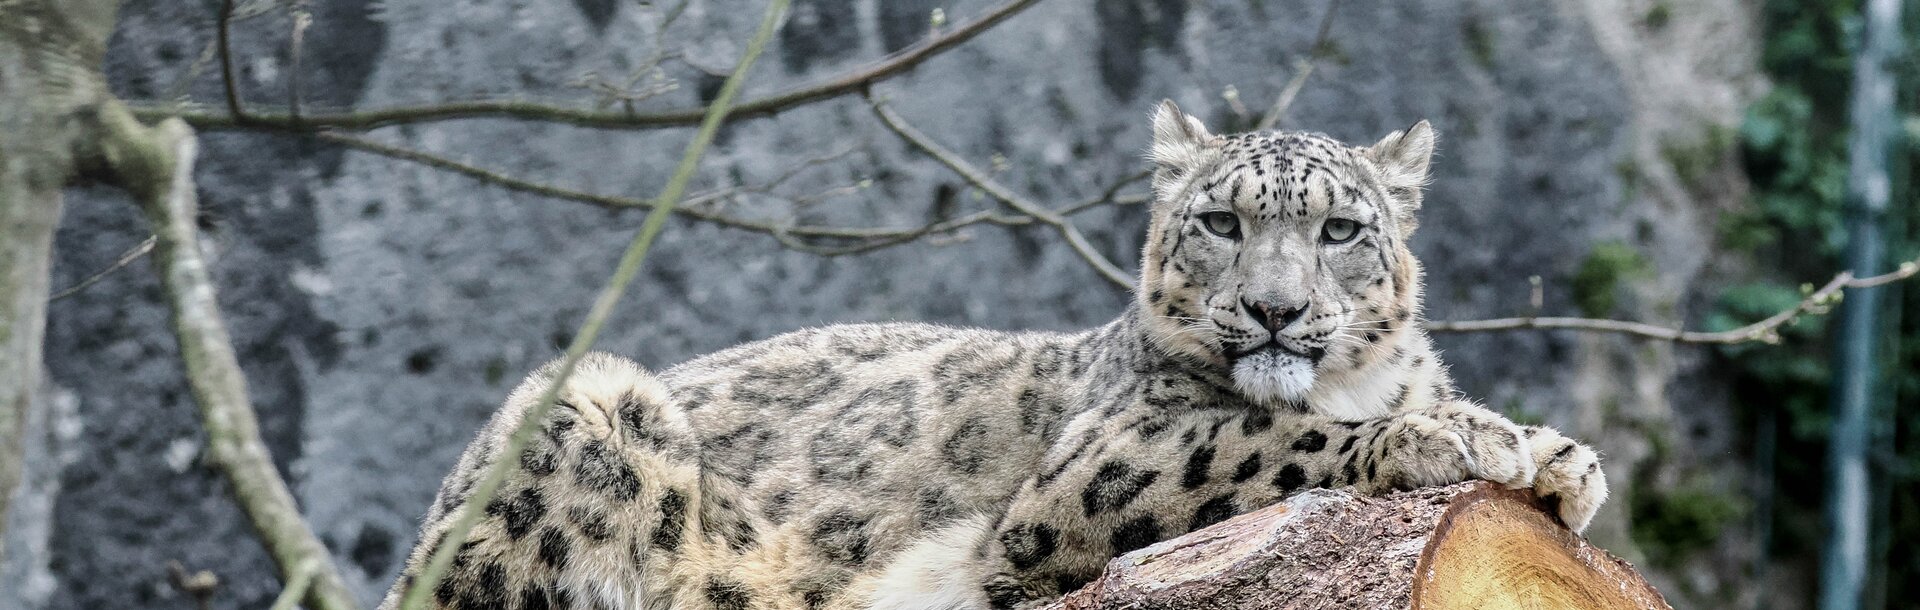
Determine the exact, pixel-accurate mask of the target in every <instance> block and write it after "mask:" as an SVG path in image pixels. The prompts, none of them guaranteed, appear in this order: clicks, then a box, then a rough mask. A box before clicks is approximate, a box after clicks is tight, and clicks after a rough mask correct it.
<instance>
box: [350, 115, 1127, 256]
mask: <svg viewBox="0 0 1920 610" xmlns="http://www.w3.org/2000/svg"><path fill="white" fill-rule="evenodd" d="M313 137H315V138H318V139H321V140H324V141H327V142H332V143H334V144H339V145H341V146H346V147H348V148H353V149H355V150H360V151H364V152H369V153H373V154H377V155H381V156H384V157H388V158H392V159H399V160H402V161H409V162H413V163H419V164H422V165H426V166H428V167H432V168H436V169H442V170H446V171H450V172H454V173H457V174H460V175H463V176H467V177H470V178H473V179H475V180H479V181H481V182H483V183H487V184H491V185H494V186H498V187H501V188H505V189H509V190H514V191H519V192H523V193H530V194H534V195H539V196H542V197H550V198H554V199H560V200H564V201H576V202H580V203H587V204H592V205H595V206H599V207H603V208H608V209H632V208H645V209H652V208H653V207H654V202H653V201H652V200H648V199H637V198H632V197H619V196H614V195H601V194H596V193H588V192H584V191H578V190H573V189H568V188H563V187H559V186H555V185H552V184H547V183H542V182H536V181H533V180H528V179H525V178H518V177H514V176H509V175H506V174H504V173H501V172H498V171H494V170H490V169H486V168H482V167H478V166H475V165H472V164H468V163H463V162H460V161H455V160H453V159H449V158H447V157H443V156H440V155H435V154H432V153H427V152H422V151H417V150H412V149H408V148H403V147H400V146H395V145H392V144H386V143H382V142H376V141H373V140H370V139H366V138H362V137H359V136H353V135H347V134H342V133H334V132H320V133H317V134H313ZM834 156H838V155H837V154H836V155H834ZM821 160H822V159H819V158H816V159H809V160H808V161H806V162H803V163H802V164H801V165H800V166H796V167H795V168H794V169H793V170H790V171H788V172H787V173H784V174H782V175H781V176H780V177H777V178H775V179H774V180H773V181H772V182H768V183H766V184H762V185H758V186H742V187H734V188H722V189H715V190H712V191H707V192H704V193H696V194H694V195H691V196H689V197H688V198H687V200H686V202H684V203H683V204H682V205H680V206H677V207H675V208H674V213H675V214H680V215H682V216H685V217H687V218H690V219H693V220H698V221H702V222H709V223H713V224H715V225H719V226H723V227H729V228H734V229H740V230H744V231H750V232H754V233H761V234H765V235H770V236H773V237H774V238H775V239H776V240H779V241H780V243H781V245H783V246H786V247H788V248H790V249H793V250H799V251H802V252H806V253H809V254H814V255H818V256H827V257H833V256H845V255H850V254H860V253H865V252H872V251H874V250H879V249H882V248H887V247H891V246H896V245H900V244H904V243H908V242H911V241H913V240H915V239H919V238H921V237H925V236H928V235H939V234H944V233H951V232H953V231H956V230H959V229H962V228H965V227H969V226H973V225H978V224H994V225H1001V226H1025V225H1029V224H1033V222H1034V219H1033V218H1032V217H1029V216H1025V215H1004V214H1000V213H999V212H997V211H994V210H984V211H979V212H974V213H970V214H967V215H964V216H959V217H955V218H951V219H942V220H936V221H933V222H929V223H926V224H924V225H921V226H916V227H872V228H866V227H831V226H817V225H786V224H780V223H776V222H760V221H754V220H748V219H745V218H740V217H737V216H730V215H727V214H723V213H720V212H718V211H713V210H709V209H704V208H703V207H702V206H705V205H707V204H710V203H715V202H719V201H722V200H726V199H730V198H733V197H737V196H739V195H741V194H743V193H754V192H767V191H771V190H772V189H773V187H776V186H778V185H779V184H780V183H782V182H785V181H786V180H788V179H790V178H791V177H793V175H794V174H795V173H796V172H797V170H799V169H803V168H804V167H805V166H807V165H811V164H814V163H816V162H818V161H821ZM1145 178H1146V174H1144V173H1140V174H1132V175H1128V176H1126V177H1125V178H1122V179H1121V180H1119V181H1116V182H1115V183H1113V184H1112V185H1111V186H1109V187H1108V188H1107V189H1106V192H1105V193H1103V194H1102V195H1101V196H1099V197H1095V198H1091V199H1088V200H1085V201H1081V202H1079V203H1075V204H1073V205H1069V206H1066V207H1063V208H1061V209H1060V210H1059V211H1058V212H1057V213H1058V214H1061V215H1072V214H1077V213H1080V212H1082V211H1085V210H1088V209H1091V208H1094V207H1099V206H1102V205H1109V204H1111V205H1137V204H1140V203H1144V202H1145V201H1146V199H1147V198H1146V196H1145V195H1138V194H1130V195H1121V194H1119V191H1120V190H1121V189H1123V188H1125V187H1126V186H1128V185H1130V184H1133V183H1136V182H1139V181H1140V180H1143V179H1145ZM806 240H828V241H832V242H841V243H844V242H856V243H852V244H846V245H835V246H824V245H819V244H814V243H808V241H806Z"/></svg>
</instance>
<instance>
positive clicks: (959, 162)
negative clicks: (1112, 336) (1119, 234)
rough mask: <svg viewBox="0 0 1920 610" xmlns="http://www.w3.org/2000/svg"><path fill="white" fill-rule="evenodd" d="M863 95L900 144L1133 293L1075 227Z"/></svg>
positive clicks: (1128, 279) (1128, 281)
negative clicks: (1044, 228)
mask: <svg viewBox="0 0 1920 610" xmlns="http://www.w3.org/2000/svg"><path fill="white" fill-rule="evenodd" d="M866 95H867V102H868V103H869V104H870V105H871V106H873V113H874V114H875V115H878V116H879V117H880V122H882V123H885V124H886V125H887V129H890V130H892V131H893V133H895V134H897V135H899V136H900V138H901V139H902V140H906V142H907V143H908V144H911V145H913V147H914V148H918V149H920V151H921V152H924V153H927V155H928V156H931V157H933V158H934V159H935V160H937V161H939V162H940V163H941V164H942V165H945V166H947V168H948V169H952V170H953V172H954V173H956V174H959V175H960V177H961V178H965V179H966V180H967V182H970V183H973V185H974V186H975V187H977V188H979V189H980V190H981V191H985V192H986V193H987V195H989V196H991V197H993V198H994V199H998V200H1000V202H1001V203H1005V204H1007V206H1008V207H1011V208H1013V209H1015V210H1019V211H1020V213H1022V214H1026V215H1028V216H1031V217H1033V218H1034V219H1035V220H1038V221H1040V222H1042V223H1045V224H1047V225H1049V226H1052V227H1053V228H1054V229H1055V230H1057V231H1059V232H1060V236H1061V237H1064V238H1066V240H1067V245H1068V246H1069V247H1071V248H1073V251H1074V253H1076V254H1079V255H1080V258H1083V259H1086V261H1087V264H1089V265H1092V266H1093V270H1094V271H1097V272H1099V273H1100V276H1101V277H1104V278H1106V279H1107V281H1109V282H1113V283H1114V285H1117V286H1120V287H1121V288H1125V289H1128V290H1131V289H1133V278H1132V277H1131V276H1129V275H1127V272H1125V271H1121V270H1120V268H1119V267H1118V266H1115V265H1114V264H1113V262H1112V261H1109V260H1107V257H1106V256H1105V255H1103V254H1101V253H1100V251H1099V250H1095V249H1094V247H1093V244H1090V243H1087V238H1086V236H1084V235H1081V234H1080V229H1079V228H1078V227H1075V226H1074V225H1073V223H1072V222H1070V221H1068V220H1067V219H1066V218H1065V217H1063V216H1061V215H1059V214H1058V213H1055V212H1054V211H1052V210H1049V209H1046V208H1045V207H1042V206H1040V205H1039V204H1037V203H1034V202H1032V201H1029V200H1028V199H1027V198H1026V197H1022V196H1020V195H1019V194H1017V193H1014V192H1013V191H1011V190H1008V189H1007V187H1005V186H1002V185H1001V184H1000V183H999V182H996V181H994V179H993V177H991V176H988V175H987V174H986V173H985V172H982V171H980V170H979V169H978V168H975V167H973V166H972V165H971V164H968V163H967V162H966V160H964V159H961V158H960V157H959V156H958V155H955V154H954V153H953V152H952V151H949V150H947V149H946V148H945V147H943V146H941V145H940V143H938V142H934V141H933V139H931V138H928V137H927V136H926V134H923V133H921V132H920V130H918V129H915V128H914V127H913V126H912V125H909V124H907V122H906V120H905V119H902V118H900V115H898V114H895V113H894V112H893V109H891V108H888V107H887V105H886V104H885V103H883V102H881V101H880V100H878V99H876V98H874V97H873V94H872V92H867V94H866Z"/></svg>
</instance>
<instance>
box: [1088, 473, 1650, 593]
mask: <svg viewBox="0 0 1920 610" xmlns="http://www.w3.org/2000/svg"><path fill="white" fill-rule="evenodd" d="M1051 607H1052V608H1061V609H1076V610H1078V609H1088V610H1090V609H1096V608H1136V607H1151V608H1167V609H1177V608H1221V609H1228V610H1232V609H1242V608H1249V609H1250V608H1419V609H1423V610H1450V609H1455V608H1485V609H1506V608H1528V609H1533V608H1594V609H1609V610H1610V609H1613V608H1653V609H1656V610H1671V609H1670V608H1669V607H1668V606H1667V604H1666V602H1665V601H1664V600H1663V599H1661V597H1660V594H1659V593H1658V592H1656V591H1655V590H1654V589H1653V588H1652V587H1651V586H1649V585H1647V583H1646V581H1645V580H1643V579H1642V578H1641V577H1640V576H1639V574H1638V573H1636V572H1635V571H1634V569H1633V567H1632V566H1630V565H1628V564H1627V563H1626V562H1625V561H1622V560H1620V559H1619V558H1617V557H1614V556H1613V555H1611V554H1608V553H1607V552H1606V551H1603V550H1600V549H1598V548H1595V547H1593V546H1592V545H1589V544H1587V542H1586V540H1584V539H1582V538H1581V537H1580V536H1579V535H1577V534H1575V533H1573V532H1572V531H1569V530H1568V529H1567V528H1566V527H1565V526H1563V525H1561V524H1560V522H1559V521H1558V520H1557V519H1555V518H1554V517H1553V516H1552V515H1551V513H1549V512H1547V510H1545V507H1544V506H1542V505H1541V504H1540V503H1539V501H1538V500H1537V499H1535V498H1534V497H1533V494H1532V493H1531V492H1529V491H1526V490H1507V489H1502V488H1500V487H1499V486H1496V485H1492V484H1488V483H1463V484H1459V485H1453V486H1449V487H1442V488H1432V489H1421V490H1414V491H1409V492H1403V493H1398V494H1393V495H1389V496H1385V497H1380V498H1368V497H1360V496H1355V495H1353V494H1351V493H1347V492H1344V491H1332V490H1316V491H1310V492H1307V493H1304V494H1301V495H1299V496H1296V497H1294V498H1292V499H1290V500H1288V501H1287V502H1284V503H1281V504H1276V505H1274V506H1270V507H1267V508H1265V509H1261V510H1258V511H1254V512H1251V513H1248V514H1245V515H1241V516H1239V517H1236V518H1233V519H1230V520H1227V521H1226V522H1223V523H1220V524H1218V525H1215V526H1213V527H1209V528H1206V529H1202V530H1199V531H1196V532H1193V533H1190V534H1187V535H1185V536H1181V537H1179V538H1175V539H1173V540H1168V541H1165V542H1161V543H1159V544H1155V545H1152V546H1148V547H1146V548H1143V549H1140V550H1138V551H1134V552H1132V553H1128V554H1126V555H1122V556H1120V557H1118V558H1116V559H1114V560H1113V561H1112V562H1111V563H1109V564H1108V565H1107V569H1106V573H1105V574H1103V575H1102V576H1101V577H1100V578H1099V579H1096V580H1095V581H1094V582H1092V583H1090V584H1088V585H1087V586H1086V587H1085V588H1082V589H1080V590H1079V591H1075V592H1074V593H1072V594H1069V595H1067V596H1066V597H1065V598H1062V599H1061V600H1059V601H1057V602H1055V603H1054V604H1053V606H1051Z"/></svg>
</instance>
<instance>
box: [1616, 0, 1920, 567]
mask: <svg viewBox="0 0 1920 610" xmlns="http://www.w3.org/2000/svg"><path fill="white" fill-rule="evenodd" d="M1857 7H1858V3H1857V2H1852V1H1844V0H1811V1H1795V0H1766V1H1765V2H1764V3H1763V5H1762V23H1763V31H1762V33H1761V40H1762V41H1763V44H1764V46H1763V48H1762V58H1761V61H1762V67H1763V69H1764V70H1765V72H1766V74H1767V76H1768V77H1769V79H1770V80H1771V81H1772V82H1773V83H1774V88H1773V90H1772V91H1770V92H1769V93H1768V94H1767V95H1766V96H1765V97H1763V98H1761V99H1760V100H1758V101H1757V102H1755V103H1754V104H1753V105H1752V106H1751V107H1749V108H1748V111H1747V116H1746V119H1745V121H1744V122H1743V123H1742V124H1741V126H1740V129H1739V133H1738V140H1739V141H1738V145H1739V147H1740V151H1741V153H1742V157H1743V160H1744V163H1745V167H1746V171H1747V175H1748V177H1749V178H1750V179H1751V180H1752V184H1753V191H1752V200H1751V202H1750V204H1751V205H1749V206H1748V209H1746V210H1744V211H1742V212H1739V213H1734V214H1727V215H1725V216H1724V217H1723V219H1722V221H1721V222H1720V226H1719V227H1718V237H1719V238H1720V240H1721V244H1722V246H1724V247H1728V248H1731V249H1734V250H1736V251H1743V252H1747V253H1750V254H1751V255H1752V257H1753V259H1754V261H1755V262H1756V263H1757V264H1758V265H1759V267H1760V268H1762V269H1765V270H1766V275H1768V276H1771V277H1790V278H1802V279H1804V280H1812V281H1824V280H1825V279H1826V278H1828V277H1831V276H1832V274H1833V273H1835V272H1836V271H1837V270H1839V269H1843V268H1845V267H1846V265H1845V264H1844V262H1843V260H1842V256H1841V255H1842V253H1843V249H1844V247H1845V244H1846V241H1847V232H1846V230H1845V226H1844V220H1845V210H1846V205H1845V204H1846V197H1847V153H1846V145H1847V136H1848V103H1849V96H1850V94H1851V87H1852V82H1851V81H1852V70H1853V66H1852V61H1853V51H1854V50H1855V48H1856V46H1857V43H1856V42H1854V41H1856V40H1857V39H1858V35H1859V17H1858V15H1857ZM1916 14H1920V11H1912V10H1909V11H1907V24H1906V27H1907V31H1908V32H1909V35H1908V36H1907V37H1906V38H1907V39H1908V40H1909V41H1913V40H1916V38H1915V37H1914V36H1913V35H1912V33H1914V32H1916V31H1920V28H1915V27H1914V24H1915V17H1916ZM1917 46H1920V45H1915V44H1913V43H1911V42H1909V43H1908V44H1907V52H1908V53H1909V56H1908V57H1907V58H1906V59H1904V60H1902V61H1899V62H1896V63H1895V67H1896V70H1899V71H1900V72H1901V73H1900V74H1898V75H1897V78H1898V79H1899V82H1900V87H1901V89H1900V91H1901V92H1902V93H1901V95H1902V99H1900V100H1899V103H1900V105H1901V106H1900V107H1901V112H1902V116H1904V117H1908V118H1907V121H1909V122H1912V121H1913V120H1915V119H1914V115H1913V114H1912V113H1913V109H1914V108H1915V105H1914V99H1913V97H1912V96H1913V95H1914V93H1915V92H1916V91H1920V89H1916V88H1914V87H1913V84H1914V83H1915V82H1916V81H1917V79H1916V77H1920V73H1916V71H1915V70H1914V66H1915V62H1914V60H1913V56H1912V53H1913V51H1914V49H1915V48H1916V47H1917ZM1911 145H1912V143H1908V148H1905V149H1902V150H1900V151H1897V152H1896V154H1895V157H1894V174H1895V178H1896V180H1895V189H1894V198H1893V201H1894V205H1893V209H1894V212H1893V214H1892V215H1891V216H1890V217H1889V218H1888V219H1887V224H1886V225H1885V226H1886V229H1887V233H1886V234H1887V236H1888V238H1889V241H1890V244H1891V254H1892V256H1893V257H1894V258H1893V259H1892V260H1901V259H1902V258H1906V259H1910V258H1912V257H1913V256H1914V253H1915V245H1916V244H1915V241H1914V239H1913V238H1912V236H1911V235H1908V234H1906V233H1904V231H1903V228H1904V227H1907V226H1911V223H1912V221H1913V220H1914V219H1915V217H1916V216H1920V206H1915V205H1914V204H1913V203H1912V198H1911V196H1909V195H1908V194H1907V193H1908V190H1907V189H1906V180H1905V176H1906V175H1908V174H1910V173H1911V172H1912V169H1913V167H1912V165H1911V162H1912V159H1913V157H1914V156H1913V155H1910V154H1908V153H1907V151H1909V150H1911V148H1910V147H1911ZM1675 166H1676V169H1678V168H1679V167H1680V164H1679V163H1676V164H1675ZM1683 174H1684V172H1683ZM1807 290H1809V287H1806V286H1802V287H1799V288H1798V289H1796V288H1795V287H1792V286H1791V285H1781V284H1778V283H1768V282H1761V283H1754V284H1746V285H1738V286H1734V287H1732V288H1729V289H1728V290H1726V291H1725V292H1724V293H1722V294H1721V295H1720V297H1719V299H1718V300H1717V302H1716V305H1715V307H1714V310H1713V311H1712V313H1711V314H1710V315H1709V316H1708V319H1707V326H1708V327H1709V328H1710V329H1713V330H1725V329H1729V328H1734V327H1737V326H1740V325H1744V324H1747V323H1751V322H1753V321H1756V320H1759V319H1761V318H1764V317H1767V316H1770V315H1773V314H1774V313H1777V312H1779V311H1781V310H1783V309H1786V308H1788V307H1791V306H1793V305H1794V304H1795V303H1796V302H1798V301H1799V300H1800V299H1801V298H1802V297H1803V295H1804V294H1805V293H1806V291H1807ZM1888 291H1889V292H1891V293H1892V294H1889V295H1887V297H1888V298H1887V300H1886V301H1885V304H1886V305H1887V306H1888V308H1887V309H1884V310H1883V311H1886V312H1887V316H1886V318H1887V326H1886V327H1885V331H1886V332H1885V333H1884V334H1883V335H1882V337H1883V340H1884V341H1885V342H1886V344H1885V347H1886V348H1887V349H1886V354H1887V358H1886V367H1885V368H1884V369H1882V376H1881V379H1882V381H1883V383H1884V386H1883V387H1882V391H1883V394H1884V395H1885V397H1886V403H1887V404H1888V405H1889V406H1892V405H1902V404H1915V403H1916V402H1917V401H1920V340H1916V338H1917V337H1920V320H1917V319H1916V317H1915V316H1906V317H1902V316H1901V315H1900V312H1901V311H1903V310H1904V311H1915V308H1916V307H1920V286H1915V285H1914V284H1913V283H1906V284H1899V285H1895V286H1893V287H1890V288H1889V289H1888ZM1829 326H1830V322H1829V320H1828V319H1827V318H1802V319H1801V320H1799V321H1798V323H1797V324H1794V325H1791V326H1788V327H1785V328H1782V329H1781V337H1782V341H1781V344H1780V345H1765V344H1747V345H1737V346H1728V347H1726V348H1723V349H1722V350H1721V355H1722V357H1723V359H1724V362H1725V363H1726V365H1727V369H1728V370H1729V371H1730V372H1731V374H1732V375H1733V378H1734V379H1733V382H1734V383H1733V385H1732V388H1733V396H1731V397H1730V403H1731V404H1733V405H1736V406H1737V407H1738V408H1739V409H1741V410H1742V413H1741V414H1742V416H1743V418H1744V419H1745V420H1746V421H1747V422H1748V423H1750V424H1756V425H1757V424H1758V422H1759V421H1761V420H1763V419H1771V420H1772V421H1775V422H1777V424H1778V426H1777V434H1776V435H1775V436H1774V437H1772V438H1764V439H1755V442H1756V443H1766V442H1773V443H1777V449H1776V450H1775V452H1774V455H1776V456H1777V457H1776V459H1775V462H1774V463H1773V464H1772V465H1771V466H1772V469H1773V473H1774V477H1773V481H1772V486H1773V489H1774V493H1773V497H1774V498H1775V502H1776V504H1775V506H1773V507H1772V509H1773V510H1772V512H1771V514H1772V515H1773V516H1774V523H1773V524H1772V525H1771V527H1772V531H1773V533H1774V540H1775V544H1774V546H1773V548H1772V549H1769V551H1770V554H1771V555H1772V556H1773V557H1783V558H1791V557H1809V556H1817V553H1818V552H1819V545H1820V544H1821V540H1820V538H1819V536H1820V531H1821V528H1820V527H1819V524H1820V523H1821V515H1822V510H1823V505H1824V502H1825V497H1826V464H1825V462H1826V459H1825V458H1826V449H1827V448H1826V435H1827V431H1828V428H1829V424H1830V411H1831V409H1832V405H1831V399H1830V394H1831V389H1830V387H1829V386H1830V380H1831V378H1832V375H1831V371H1830V370H1829V367H1828V360H1829V357H1830V354H1831V346H1830V345H1829V344H1828V339H1827V336H1828V335H1827V328H1828V327H1829ZM1915 411H1916V410H1915V409H1911V408H1909V409H1904V410H1899V409H1897V408H1896V411H1895V412H1894V414H1893V417H1892V418H1891V422H1892V426H1891V427H1890V429H1888V427H1886V426H1882V427H1881V429H1880V430H1879V431H1878V432H1879V433H1880V434H1881V435H1882V436H1883V437H1891V438H1890V439H1889V440H1890V442H1886V443H1885V444H1884V445H1883V446H1881V447H1878V448H1876V450H1875V451H1874V453H1875V454H1876V455H1879V456H1881V457H1880V459H1879V460H1877V465H1878V466H1880V467H1882V468H1881V469H1880V471H1879V472H1878V473H1876V477H1880V478H1879V480H1877V481H1876V484H1875V485H1874V489H1875V493H1876V494H1886V496H1885V497H1886V498H1888V502H1889V507H1888V513H1887V516H1886V517H1885V518H1884V519H1883V520H1881V521H1880V522H1876V523H1875V524H1874V527H1875V528H1876V530H1877V534H1876V535H1877V536H1880V537H1882V538H1881V540H1883V541H1884V540H1892V541H1903V540H1913V539H1916V538H1920V501H1916V498H1920V484H1917V483H1916V480H1915V479H1914V478H1913V477H1911V476H1909V475H1907V474H1903V473H1911V472H1920V468H1916V466H1920V448H1916V447H1915V446H1914V444H1913V441H1914V440H1915V439H1914V435H1915V432H1916V431H1920V413H1916V412H1915ZM1887 450H1890V451H1887ZM1673 495H1679V496H1680V500H1678V501H1675V500H1674V498H1673V497H1672V496H1673ZM1634 504H1635V506H1634V514H1635V521H1636V523H1635V537H1636V539H1637V540H1638V541H1639V542H1641V543H1642V544H1649V546H1657V545H1660V544H1663V543H1662V542H1660V541H1658V540H1655V539H1656V538H1664V537H1666V536H1674V535H1681V536H1684V535H1686V534H1687V532H1689V531H1692V530H1690V529H1689V528H1691V527H1694V526H1697V525H1699V524H1701V523H1706V522H1710V521H1713V520H1714V519H1716V518H1721V517H1725V516H1726V515H1727V514H1728V513H1727V512H1724V510H1725V509H1726V508H1727V507H1725V506H1717V505H1716V501H1715V500H1711V499H1707V498H1702V497H1692V496H1688V495H1687V494H1685V493H1678V494H1670V495H1669V496H1668V497H1664V498H1659V499H1652V500H1649V501H1648V502H1647V503H1645V506H1644V507H1643V506H1642V503H1641V502H1638V501H1636V502H1635V503H1634ZM1643 508H1644V509H1645V510H1644V513H1645V514H1643V510H1642V509H1643ZM1642 518H1645V519H1647V520H1648V523H1647V524H1646V525H1645V526H1644V530H1645V531H1644V532H1643V531H1642V530H1643V527H1642V524H1641V523H1640V520H1641V519H1642ZM1666 551H1678V552H1684V549H1681V548H1671V547H1670V548H1669V549H1666V550H1663V551H1661V552H1666ZM1885 557H1886V560H1887V564H1886V566H1885V572H1884V573H1881V574H1877V575H1876V578H1877V579H1881V582H1882V583H1883V584H1884V589H1880V590H1884V591H1885V592H1886V596H1887V597H1886V599H1892V600H1898V599H1909V598H1911V597H1912V596H1913V595H1915V594H1920V556H1915V555H1913V554H1911V553H1905V552H1902V551H1900V550H1899V548H1898V547H1896V549H1895V550H1894V551H1893V552H1891V553H1888V554H1887V555H1886V556H1885ZM1669 559H1670V558H1669ZM1756 584H1762V585H1763V586H1764V585H1765V584H1766V583H1756ZM1808 584H1811V583H1808ZM1868 588H1869V590H1874V589H1877V588H1878V587H1876V586H1871V585H1870V586H1869V587H1868ZM1789 589H1797V590H1807V591H1811V590H1812V588H1811V587H1806V586H1798V587H1789ZM1763 595H1764V594H1763ZM1805 601H1811V600H1805Z"/></svg>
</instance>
